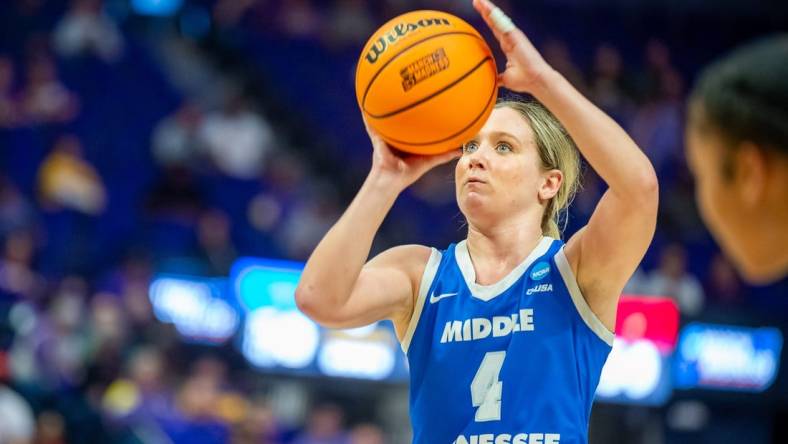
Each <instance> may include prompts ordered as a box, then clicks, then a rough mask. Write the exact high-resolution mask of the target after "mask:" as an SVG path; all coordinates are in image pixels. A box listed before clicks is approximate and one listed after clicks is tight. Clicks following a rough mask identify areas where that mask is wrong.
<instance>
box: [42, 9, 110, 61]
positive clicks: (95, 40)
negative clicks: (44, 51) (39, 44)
mask: <svg viewBox="0 0 788 444" xmlns="http://www.w3.org/2000/svg"><path fill="white" fill-rule="evenodd" d="M101 6H102V0H72V2H71V7H70V9H69V10H68V12H66V15H65V16H63V18H62V19H61V20H60V23H58V24H57V27H56V28H55V31H54V35H53V38H54V47H55V49H56V50H57V52H58V53H59V54H60V55H61V56H63V57H73V56H76V55H84V54H91V55H94V56H96V57H99V58H101V59H103V60H104V61H106V62H111V61H114V60H117V59H118V57H119V56H120V54H121V51H122V49H123V37H122V36H121V34H120V31H119V30H118V27H117V26H116V25H115V23H114V22H113V21H112V20H110V18H109V17H107V16H106V15H105V14H104V13H102V10H101Z"/></svg>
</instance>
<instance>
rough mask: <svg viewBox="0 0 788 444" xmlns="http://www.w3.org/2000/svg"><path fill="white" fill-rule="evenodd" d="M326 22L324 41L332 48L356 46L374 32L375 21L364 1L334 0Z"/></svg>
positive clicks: (367, 4) (367, 3)
mask: <svg viewBox="0 0 788 444" xmlns="http://www.w3.org/2000/svg"><path fill="white" fill-rule="evenodd" d="M327 22H328V26H327V27H326V29H325V32H326V39H327V41H328V43H329V44H330V45H332V46H339V47H343V46H345V45H354V46H358V45H359V44H363V43H364V42H365V41H366V40H367V39H368V38H369V36H370V35H372V32H373V31H374V30H375V19H374V18H373V17H372V14H370V11H369V2H367V1H365V0H336V3H335V4H334V5H333V7H332V8H331V12H330V13H329V17H328V20H327Z"/></svg>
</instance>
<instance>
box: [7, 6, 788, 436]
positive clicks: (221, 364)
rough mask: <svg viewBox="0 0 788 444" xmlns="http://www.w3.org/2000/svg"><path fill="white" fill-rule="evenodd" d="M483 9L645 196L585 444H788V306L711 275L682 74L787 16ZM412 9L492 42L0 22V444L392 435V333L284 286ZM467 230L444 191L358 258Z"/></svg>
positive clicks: (320, 21)
mask: <svg viewBox="0 0 788 444" xmlns="http://www.w3.org/2000/svg"><path fill="white" fill-rule="evenodd" d="M499 3H500V4H501V5H500V6H501V7H502V8H503V9H504V10H507V11H511V12H512V15H513V17H514V18H515V19H516V21H517V22H518V23H519V24H520V25H521V26H522V28H523V29H524V30H525V31H526V32H527V33H528V34H529V36H530V37H531V39H532V40H533V41H534V42H535V44H536V45H537V46H538V47H539V48H540V49H541V50H542V51H543V53H544V55H545V56H546V58H547V59H548V61H549V62H550V63H551V64H552V65H553V66H554V67H556V68H557V69H558V70H559V71H561V72H562V73H563V74H564V75H565V76H567V77H568V78H569V79H570V80H571V81H572V83H573V84H574V85H576V86H578V87H579V88H580V89H581V90H582V91H583V92H584V93H586V94H587V95H588V96H589V97H590V98H591V99H592V100H593V101H594V102H595V103H596V104H598V105H599V106H601V107H602V108H603V109H604V110H605V111H607V112H608V113H610V114H611V115H612V116H614V118H616V119H617V120H618V121H619V122H620V123H621V124H622V125H623V126H624V127H625V128H626V129H627V130H628V131H629V132H630V134H631V135H632V136H633V137H634V139H635V140H636V141H637V142H638V143H639V145H640V146H641V147H642V148H643V149H644V150H645V152H646V153H647V154H648V156H649V157H650V158H651V160H652V162H653V163H654V166H655V168H656V170H657V172H658V174H659V178H660V181H661V203H660V205H661V207H660V213H659V223H658V228H657V235H656V238H655V240H654V243H653V245H652V247H651V249H650V250H649V253H648V255H647V256H646V258H645V260H644V261H643V264H642V266H641V269H640V270H639V271H638V274H637V275H636V276H635V277H634V278H633V279H632V281H631V282H630V284H629V286H628V287H627V289H626V293H627V295H628V296H626V297H625V298H624V300H623V302H622V305H621V309H620V311H619V319H618V326H617V336H618V338H617V342H616V347H615V349H614V351H613V354H612V355H611V358H610V361H609V362H608V365H607V366H606V368H605V371H604V374H603V378H602V383H601V384H600V388H599V390H598V394H597V398H598V402H597V404H596V405H595V407H594V413H593V416H592V421H591V433H590V435H591V443H593V444H617V443H639V444H663V443H665V444H666V443H696V442H697V443H715V444H716V443H733V442H747V443H748V444H760V443H786V442H788V371H787V370H786V368H787V367H786V362H785V358H784V356H785V353H783V352H782V345H783V338H784V336H785V332H786V331H788V330H787V329H788V291H787V289H788V286H786V283H785V282H784V281H783V282H780V283H778V284H776V285H773V286H770V287H765V288H753V287H749V286H747V285H744V284H743V283H742V282H741V281H740V279H739V278H738V277H737V275H736V273H735V272H734V271H733V270H732V268H731V265H730V264H729V263H728V261H726V259H725V258H724V257H722V256H721V255H720V253H719V250H718V248H717V247H716V246H715V244H714V243H713V241H712V240H711V238H710V236H709V234H708V233H707V231H706V230H705V229H704V227H703V225H702V224H701V222H700V220H699V217H698V214H697V211H696V209H695V205H694V200H693V184H692V182H691V179H690V176H689V174H688V172H687V168H686V164H685V161H684V156H683V128H682V126H683V117H684V112H685V109H684V99H685V93H686V91H687V89H688V87H689V85H691V82H692V81H693V79H694V76H695V75H696V74H697V72H698V70H699V68H700V67H702V66H703V65H705V64H706V63H708V62H709V61H711V60H712V59H713V58H715V57H717V56H719V55H720V54H722V53H723V52H725V51H727V50H729V49H730V48H732V47H734V46H735V45H737V44H739V43H741V42H744V41H746V40H749V39H752V38H755V37H758V36H762V35H766V34H770V33H773V32H776V31H783V32H784V31H786V30H788V3H786V2H779V1H768V0H754V1H748V2H740V1H730V0H728V1H714V0H691V1H690V0H687V1H659V0H628V1H618V0H529V1H514V0H511V1H500V2H499ZM421 8H428V9H441V10H446V11H449V12H452V13H455V14H457V15H460V16H462V17H464V18H465V19H466V20H469V21H470V22H471V23H473V24H474V25H476V26H477V28H478V29H480V30H485V28H484V26H483V24H482V23H481V22H480V20H479V19H478V18H477V17H476V15H475V13H474V12H473V10H472V8H471V7H470V1H459V0H432V1H428V0H420V1H415V0H414V1H409V0H382V1H365V0H333V1H328V0H326V1H317V0H104V1H101V0H71V1H65V0H64V1H58V0H2V1H0V241H2V249H0V444H10V443H14V444H22V443H41V444H59V443H223V442H233V443H258V444H260V443H299V444H328V443H330V444H335V443H336V444H339V443H342V444H350V443H352V444H380V443H406V442H409V439H410V432H409V424H408V402H407V399H408V393H407V368H406V364H405V362H404V359H403V356H402V353H401V351H400V350H399V346H398V344H397V341H396V338H395V336H394V334H393V332H392V330H391V328H390V326H389V325H383V324H381V325H373V326H370V327H367V328H362V329H355V330H351V331H326V330H323V329H320V328H318V327H317V326H315V325H314V324H312V323H311V322H310V321H308V320H307V319H306V318H304V317H303V316H301V315H300V314H299V313H298V312H297V310H296V309H295V304H294V302H293V298H292V292H293V289H294V287H295V282H296V281H297V279H298V273H299V268H300V266H301V264H302V263H303V261H304V260H305V259H306V257H307V255H308V254H309V252H310V251H311V249H312V248H313V247H314V246H315V244H316V243H317V241H318V240H319V239H320V237H321V236H322V235H323V233H324V232H325V231H326V230H327V229H328V227H330V225H331V224H332V223H333V222H334V220H335V219H336V218H337V217H338V215H339V214H340V211H341V210H342V208H343V207H344V205H346V204H347V203H348V200H349V198H350V197H351V196H352V195H353V193H354V192H355V191H356V189H357V187H358V185H359V184H360V182H361V180H362V179H363V177H364V176H365V174H366V172H367V169H368V165H369V157H370V144H369V141H368V139H367V137H366V134H365V133H364V130H363V125H362V122H361V119H360V113H359V111H358V109H357V106H356V104H355V99H354V92H353V75H354V68H355V60H356V58H357V56H358V53H359V51H360V49H361V47H362V45H363V43H364V41H365V40H366V38H367V37H368V36H369V35H370V34H371V33H372V32H373V31H374V29H376V28H377V27H378V26H379V25H381V24H382V23H383V22H384V21H386V20H388V19H389V18H391V17H393V16H395V15H397V14H399V13H402V12H405V11H408V10H413V9H421ZM488 36H489V34H488ZM490 42H491V43H492V40H491V39H490ZM500 60H502V58H501V57H500V55H499V61H500ZM786 63H788V61H786ZM786 81H788V79H786ZM583 184H584V185H583V191H582V192H581V193H580V195H579V196H578V197H577V199H576V200H575V202H574V205H573V207H572V211H571V214H570V216H569V221H568V226H567V232H566V234H567V235H569V234H571V233H573V232H574V230H576V229H577V228H578V227H580V226H582V225H583V224H584V223H585V222H586V220H587V218H588V217H589V215H590V212H591V210H592V209H593V205H594V204H595V202H596V200H597V199H598V197H599V196H600V195H601V192H602V191H603V190H602V187H603V184H601V183H600V180H599V179H598V177H596V176H595V175H593V173H592V172H591V171H587V172H586V174H585V177H584V180H583ZM753 217H758V215H757V214H754V215H753ZM462 222H463V221H462V219H461V217H460V215H459V211H458V210H457V208H456V204H455V198H454V188H453V181H452V174H451V170H450V169H442V170H439V171H435V172H433V173H431V174H430V175H428V176H427V177H425V178H424V179H423V180H421V181H420V182H418V183H417V184H416V185H414V186H413V187H412V188H410V189H409V190H408V191H407V192H406V193H405V194H404V195H403V196H401V198H400V199H399V201H398V202H397V204H396V206H395V207H394V209H393V211H392V213H391V214H390V216H389V217H388V218H387V220H386V222H385V224H384V226H383V228H382V230H381V233H380V236H379V237H378V239H377V241H376V246H375V250H380V249H383V248H386V247H389V246H392V245H395V244H401V243H423V244H427V245H435V246H439V247H444V246H445V245H447V244H448V243H450V242H452V241H455V240H458V239H461V238H462V237H464V228H463V223H462ZM786 229H788V227H786ZM338 260H341V258H338Z"/></svg>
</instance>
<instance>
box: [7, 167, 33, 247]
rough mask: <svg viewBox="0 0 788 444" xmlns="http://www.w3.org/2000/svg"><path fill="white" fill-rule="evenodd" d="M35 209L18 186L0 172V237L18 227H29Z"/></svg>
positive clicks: (30, 226)
mask: <svg viewBox="0 0 788 444" xmlns="http://www.w3.org/2000/svg"><path fill="white" fill-rule="evenodd" d="M36 219H37V217H36V211H35V208H33V206H32V205H31V203H30V201H29V200H28V199H27V198H26V197H25V195H24V194H22V192H21V191H19V188H18V187H17V186H16V185H15V184H14V183H13V182H11V180H9V179H8V178H6V177H4V176H2V175H1V174H0V239H3V238H5V236H7V235H8V234H9V233H11V232H13V231H16V230H19V229H31V228H33V226H34V225H35V223H36Z"/></svg>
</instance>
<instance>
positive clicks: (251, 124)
mask: <svg viewBox="0 0 788 444" xmlns="http://www.w3.org/2000/svg"><path fill="white" fill-rule="evenodd" d="M200 135H201V138H202V141H203V143H204V144H205V147H206V149H207V151H208V155H209V156H210V158H211V159H212V160H213V162H214V163H215V164H216V166H217V167H218V168H219V170H220V171H221V172H222V173H224V174H226V175H228V176H231V177H235V178H239V179H251V178H254V177H256V176H257V175H258V174H259V173H260V172H261V171H262V168H263V166H264V162H265V160H266V156H267V155H268V154H269V152H270V151H271V150H272V149H273V148H274V146H273V144H274V133H273V130H272V128H271V126H270V125H269V124H268V122H267V121H265V120H264V119H263V118H262V116H260V115H259V114H258V113H256V112H254V111H252V110H251V109H250V108H249V105H248V104H247V103H246V101H245V99H244V98H243V97H241V96H240V95H234V96H232V97H231V98H229V99H228V100H227V103H226V104H225V106H224V108H223V109H222V110H221V111H218V112H214V113H211V114H209V115H208V116H207V117H206V118H205V121H204V123H203V125H202V127H201V129H200Z"/></svg>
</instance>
